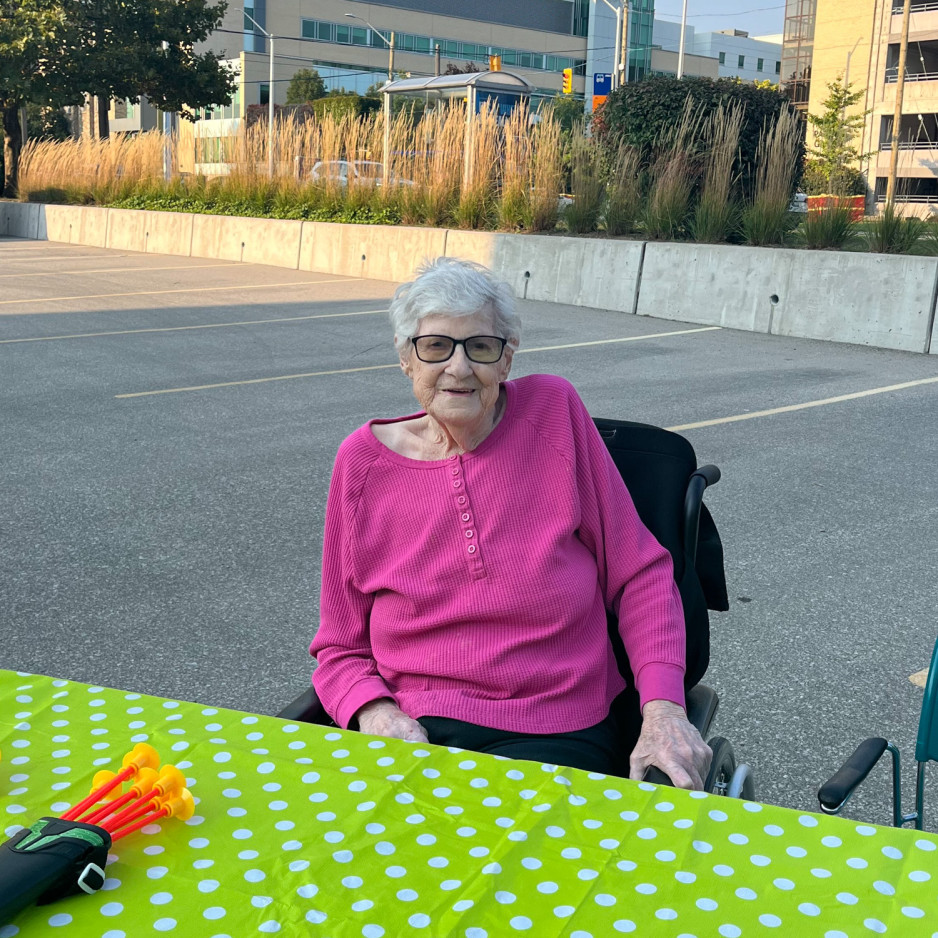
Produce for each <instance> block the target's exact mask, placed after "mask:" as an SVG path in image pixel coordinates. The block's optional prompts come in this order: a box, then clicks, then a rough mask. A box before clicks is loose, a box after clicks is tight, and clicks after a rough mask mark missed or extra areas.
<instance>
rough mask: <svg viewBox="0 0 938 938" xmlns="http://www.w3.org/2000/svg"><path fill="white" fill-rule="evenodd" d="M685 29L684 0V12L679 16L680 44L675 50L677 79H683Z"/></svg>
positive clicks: (685, 6)
mask: <svg viewBox="0 0 938 938" xmlns="http://www.w3.org/2000/svg"><path fill="white" fill-rule="evenodd" d="M686 29H687V0H684V12H683V13H682V14H681V44H680V46H678V50H677V77H678V78H683V77H684V31H685V30H686Z"/></svg>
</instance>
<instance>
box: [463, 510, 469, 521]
mask: <svg viewBox="0 0 938 938" xmlns="http://www.w3.org/2000/svg"><path fill="white" fill-rule="evenodd" d="M462 520H463V521H468V520H469V512H468V511H464V512H463V513H462Z"/></svg>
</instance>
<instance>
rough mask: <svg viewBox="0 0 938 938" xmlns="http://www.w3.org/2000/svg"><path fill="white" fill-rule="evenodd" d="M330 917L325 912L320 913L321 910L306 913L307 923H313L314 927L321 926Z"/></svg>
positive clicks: (311, 910)
mask: <svg viewBox="0 0 938 938" xmlns="http://www.w3.org/2000/svg"><path fill="white" fill-rule="evenodd" d="M328 917H329V916H328V915H326V913H325V912H320V911H319V909H310V910H309V911H308V912H307V913H306V921H307V922H312V923H313V924H314V925H319V924H320V923H321V922H324V921H325V920H326V919H327V918H328ZM262 927H263V926H262Z"/></svg>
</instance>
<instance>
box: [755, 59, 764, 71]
mask: <svg viewBox="0 0 938 938" xmlns="http://www.w3.org/2000/svg"><path fill="white" fill-rule="evenodd" d="M764 64H765V63H764V61H763V60H762V59H756V71H757V72H761V71H762V66H763V65H764Z"/></svg>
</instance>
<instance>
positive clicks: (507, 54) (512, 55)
mask: <svg viewBox="0 0 938 938" xmlns="http://www.w3.org/2000/svg"><path fill="white" fill-rule="evenodd" d="M517 64H518V53H517V52H515V51H514V49H505V51H504V52H503V53H502V65H517Z"/></svg>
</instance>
